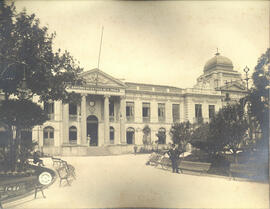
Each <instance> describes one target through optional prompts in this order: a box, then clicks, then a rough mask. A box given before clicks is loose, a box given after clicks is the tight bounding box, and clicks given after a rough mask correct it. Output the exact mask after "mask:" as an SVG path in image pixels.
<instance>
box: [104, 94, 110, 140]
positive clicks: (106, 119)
mask: <svg viewBox="0 0 270 209" xmlns="http://www.w3.org/2000/svg"><path fill="white" fill-rule="evenodd" d="M109 97H110V96H108V95H104V144H110V138H109V131H110V127H109V126H110V123H109V122H110V117H109Z"/></svg>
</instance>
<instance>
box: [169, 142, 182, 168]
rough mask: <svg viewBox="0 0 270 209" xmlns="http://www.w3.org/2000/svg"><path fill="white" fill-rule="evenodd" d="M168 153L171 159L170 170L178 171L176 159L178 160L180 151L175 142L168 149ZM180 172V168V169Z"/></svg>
mask: <svg viewBox="0 0 270 209" xmlns="http://www.w3.org/2000/svg"><path fill="white" fill-rule="evenodd" d="M168 155H169V157H170V159H171V161H172V172H173V173H179V171H178V160H179V155H180V152H179V150H178V149H177V147H176V146H175V144H172V146H171V148H170V150H169V151H168ZM181 173H182V170H181Z"/></svg>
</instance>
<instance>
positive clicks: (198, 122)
mask: <svg viewBox="0 0 270 209" xmlns="http://www.w3.org/2000/svg"><path fill="white" fill-rule="evenodd" d="M193 121H194V123H197V124H202V123H203V122H204V118H203V117H195V118H194V119H193Z"/></svg>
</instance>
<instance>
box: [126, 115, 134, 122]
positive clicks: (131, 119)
mask: <svg viewBox="0 0 270 209" xmlns="http://www.w3.org/2000/svg"><path fill="white" fill-rule="evenodd" d="M126 119H127V122H134V116H126Z"/></svg>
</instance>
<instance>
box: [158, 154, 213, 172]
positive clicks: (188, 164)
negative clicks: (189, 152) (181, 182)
mask: <svg viewBox="0 0 270 209" xmlns="http://www.w3.org/2000/svg"><path fill="white" fill-rule="evenodd" d="M157 163H158V164H160V165H161V167H162V168H163V169H169V168H171V167H172V161H171V159H170V158H168V157H165V156H164V157H162V158H161V160H160V161H158V162H157ZM210 166H211V163H204V162H192V161H183V160H181V159H180V160H179V162H178V167H179V169H180V170H189V171H195V172H200V174H202V173H206V172H207V171H208V170H209V168H210Z"/></svg>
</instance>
